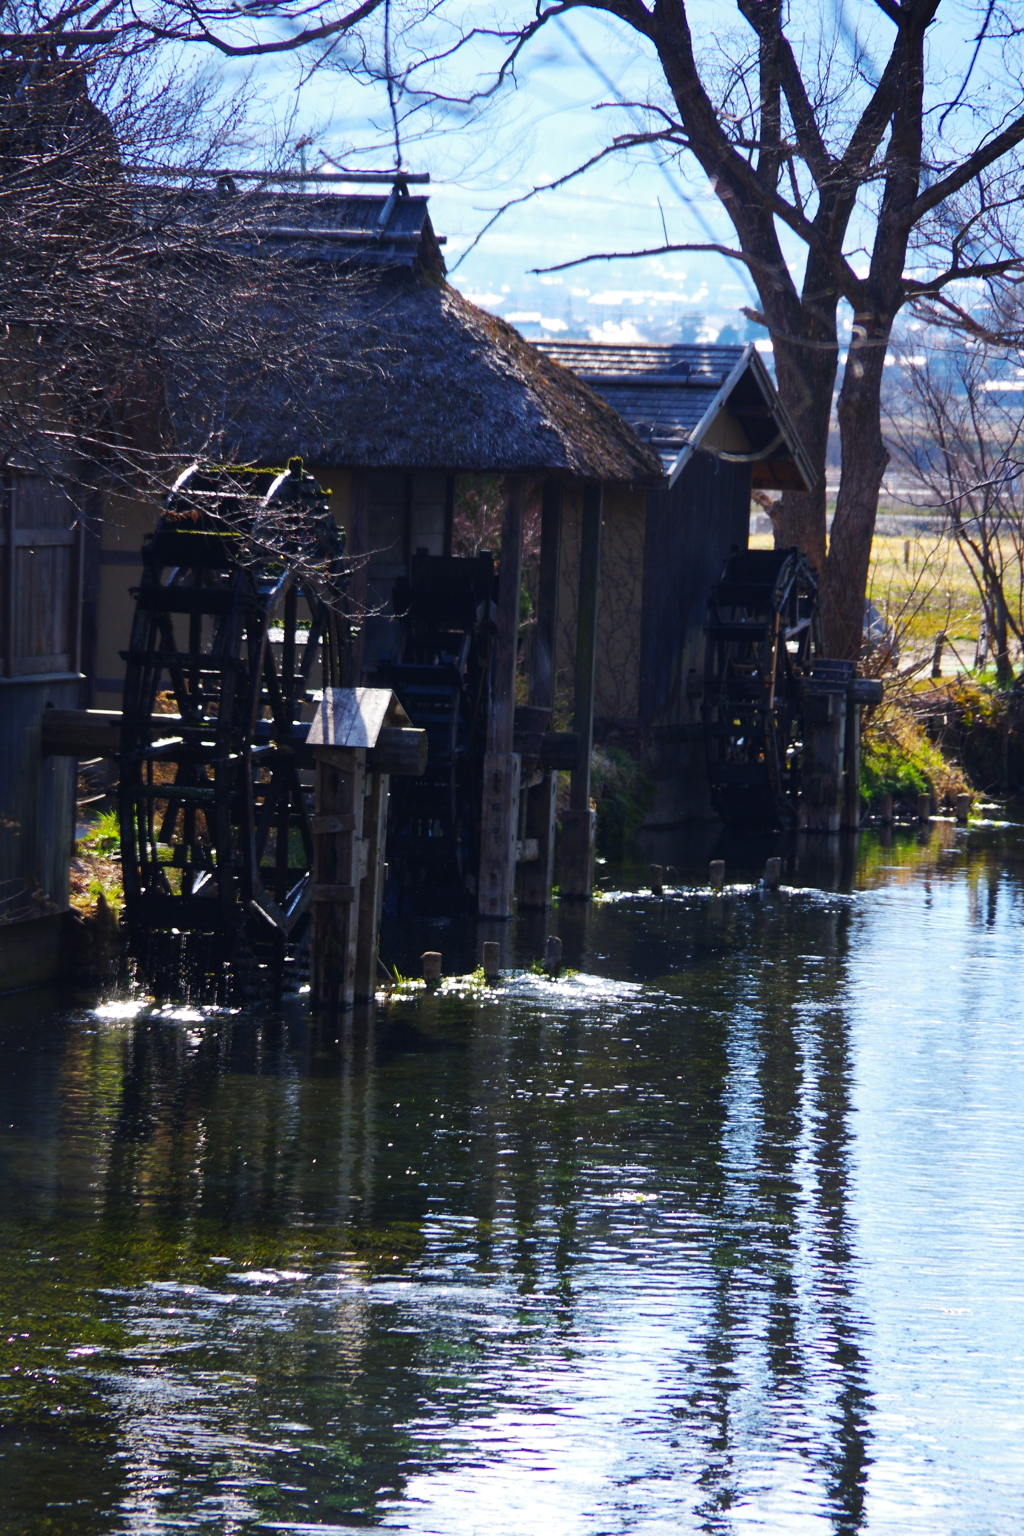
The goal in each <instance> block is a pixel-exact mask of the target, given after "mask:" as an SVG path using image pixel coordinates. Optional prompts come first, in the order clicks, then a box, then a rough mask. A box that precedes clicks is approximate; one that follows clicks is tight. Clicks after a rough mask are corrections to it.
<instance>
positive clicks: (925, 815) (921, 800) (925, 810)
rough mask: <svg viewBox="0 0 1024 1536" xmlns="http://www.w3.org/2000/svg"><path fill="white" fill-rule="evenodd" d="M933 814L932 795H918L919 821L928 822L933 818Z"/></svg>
mask: <svg viewBox="0 0 1024 1536" xmlns="http://www.w3.org/2000/svg"><path fill="white" fill-rule="evenodd" d="M931 814H932V797H931V795H918V797H917V819H918V821H927V820H928V819H929V817H930V816H931Z"/></svg>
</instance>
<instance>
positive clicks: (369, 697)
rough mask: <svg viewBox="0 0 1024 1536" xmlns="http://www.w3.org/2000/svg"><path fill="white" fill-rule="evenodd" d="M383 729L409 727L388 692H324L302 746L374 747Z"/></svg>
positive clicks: (332, 690)
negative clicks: (397, 726) (386, 726)
mask: <svg viewBox="0 0 1024 1536" xmlns="http://www.w3.org/2000/svg"><path fill="white" fill-rule="evenodd" d="M385 725H400V726H411V725H412V721H411V720H410V719H409V716H408V715H407V714H406V712H405V710H404V709H403V708H402V706H401V704H400V703H399V702H398V698H397V696H396V695H395V694H394V693H392V691H391V689H390V688H325V689H324V696H323V699H322V700H321V703H320V708H319V709H318V710H317V712H316V715H315V717H314V719H313V723H312V725H311V726H310V728H309V735H308V736H307V737H306V745H307V746H310V747H367V748H369V747H375V746H376V745H377V738H378V737H379V735H380V733H381V730H382V729H383V727H384V726H385Z"/></svg>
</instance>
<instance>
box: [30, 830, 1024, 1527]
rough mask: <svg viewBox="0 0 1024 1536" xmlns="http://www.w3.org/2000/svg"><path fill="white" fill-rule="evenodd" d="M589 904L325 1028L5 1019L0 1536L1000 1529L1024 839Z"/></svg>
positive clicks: (181, 1020)
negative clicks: (561, 953) (782, 884)
mask: <svg viewBox="0 0 1024 1536" xmlns="http://www.w3.org/2000/svg"><path fill="white" fill-rule="evenodd" d="M651 852H652V851H651V850H648V853H647V857H650V856H651ZM704 852H706V850H704V851H703V852H701V855H700V859H699V861H698V862H699V863H700V864H701V866H702V867H703V868H704V869H706V867H707V866H706V862H704ZM755 852H756V850H755ZM667 853H668V851H667V850H661V852H660V854H659V856H660V857H663V858H665V857H667ZM742 857H743V856H742V855H736V856H730V863H729V874H730V875H732V876H734V877H735V878H736V879H737V881H738V882H740V881H743V880H744V879H748V878H750V877H752V875H753V869H748V868H744V867H743V864H742ZM748 857H750V858H753V857H754V853H753V852H751V853H748ZM758 858H759V859H760V855H758ZM761 862H762V863H763V860H761ZM601 875H602V884H603V885H604V887H605V888H606V894H605V896H604V899H602V900H600V901H598V902H596V903H595V904H594V905H593V907H592V908H590V909H588V910H585V911H584V910H581V909H578V908H576V909H574V908H571V907H570V906H568V905H566V906H563V907H561V908H556V909H555V912H554V913H553V914H552V915H551V916H550V918H548V919H543V920H541V921H540V922H526V921H524V922H522V923H521V924H519V925H518V927H517V928H515V929H514V930H513V931H511V932H509V933H508V934H507V935H506V936H505V939H504V942H505V945H506V951H507V957H506V958H507V964H508V966H509V974H508V975H507V976H506V977H505V978H504V979H503V981H502V983H501V984H500V985H499V986H496V987H493V988H489V989H488V988H484V987H482V986H481V985H480V983H479V982H475V981H472V980H468V981H466V982H465V983H463V984H461V985H459V986H451V985H448V986H446V988H445V989H444V990H443V991H442V992H441V993H439V994H436V995H430V996H428V995H426V994H424V993H423V992H422V991H414V990H411V989H404V990H402V989H400V990H399V991H398V992H397V993H396V994H395V995H394V996H393V998H392V1000H391V1001H389V1002H382V1003H380V1004H378V1006H377V1007H376V1009H375V1010H373V1011H372V1013H367V1012H365V1011H364V1012H363V1013H362V1014H360V1015H358V1016H357V1017H356V1018H355V1019H354V1020H353V1021H352V1022H351V1024H350V1025H349V1026H348V1027H347V1028H345V1029H344V1030H341V1031H340V1032H339V1031H331V1030H323V1029H321V1030H318V1029H317V1028H315V1027H313V1026H312V1025H311V1023H310V1020H309V1018H308V1014H307V1010H306V1005H305V1001H304V999H303V998H301V997H299V998H296V999H293V1000H291V1001H289V1002H287V1003H286V1004H285V1006H283V1007H281V1006H278V1007H276V1008H275V1009H272V1010H268V1009H264V1010H262V1011H261V1010H255V1011H250V1012H245V1011H241V1012H230V1011H217V1010H216V1009H213V1008H199V1007H191V1006H164V1007H157V1006H156V1005H153V1004H147V1003H146V1002H145V1001H144V1000H143V999H141V998H140V997H138V996H135V997H133V996H129V995H124V994H120V995H116V996H111V997H106V998H102V999H97V998H95V997H82V998H76V997H68V996H66V995H64V996H60V997H58V996H54V995H48V994H42V993H26V994H22V995H19V996H16V997H7V998H4V999H3V1000H2V1001H0V1052H2V1055H0V1328H2V1331H0V1531H2V1532H4V1533H5V1536H6V1533H26V1536H28V1533H33V1536H34V1533H44V1532H46V1533H48V1532H55V1533H61V1536H76V1533H103V1536H106V1533H148V1532H161V1531H173V1530H181V1529H184V1530H189V1531H195V1530H202V1529H209V1530H211V1531H216V1532H225V1533H234V1532H260V1533H262V1532H274V1531H277V1532H296V1533H298V1532H308V1533H314V1536H325V1533H332V1532H354V1531H365V1530H366V1529H367V1528H368V1527H371V1528H375V1529H383V1530H386V1531H392V1530H395V1531H408V1532H413V1533H438V1536H441V1533H443V1536H478V1533H480V1536H537V1533H548V1532H550V1533H553V1536H577V1533H578V1536H584V1533H586V1536H591V1533H593V1536H618V1533H667V1532H686V1531H701V1532H713V1533H722V1536H727V1533H734V1532H735V1533H741V1532H746V1531H750V1530H764V1531H768V1532H786V1533H787V1536H789V1533H794V1536H800V1533H815V1536H816V1533H825V1532H828V1533H834V1532H839V1533H848V1532H859V1531H864V1532H870V1533H883V1532H884V1533H890V1532H892V1533H896V1532H899V1533H900V1536H911V1533H921V1536H946V1533H949V1536H953V1533H957V1536H995V1533H1004V1532H1005V1533H1011V1532H1012V1533H1014V1536H1017V1533H1019V1532H1020V1531H1021V1529H1022V1528H1024V1018H1022V1011H1024V1010H1022V989H1021V958H1022V953H1024V943H1022V921H1024V886H1022V878H1024V832H1022V831H1019V830H1017V829H1014V828H1013V827H998V826H991V827H988V828H985V827H981V828H977V829H972V830H971V831H970V833H967V832H965V831H962V830H958V829H956V828H955V827H954V826H953V825H952V824H950V823H933V824H932V826H931V828H930V830H929V832H928V833H926V834H922V835H918V834H916V833H912V832H906V833H896V834H895V835H894V836H893V837H892V838H891V840H890V843H889V846H884V845H883V843H882V842H881V841H880V839H879V837H878V836H877V835H863V836H862V837H861V840H860V846H859V848H858V849H857V850H856V853H855V855H854V854H853V853H852V852H850V851H849V850H847V852H846V853H845V854H843V855H841V856H840V855H838V854H837V855H835V856H833V855H832V854H831V853H830V852H829V851H828V850H827V849H824V848H817V849H815V848H814V847H813V846H811V847H809V848H805V849H803V850H798V851H797V853H796V854H795V855H792V856H791V857H790V858H789V860H788V863H787V865H786V872H785V879H786V885H787V888H786V889H785V890H783V891H782V892H781V893H780V894H779V895H765V894H762V893H759V892H758V891H757V890H756V889H754V888H753V886H752V885H750V884H742V883H738V884H737V885H735V886H732V887H730V888H729V889H727V891H726V893H725V894H724V895H723V896H714V895H712V894H711V893H709V892H707V891H706V890H701V889H699V887H698V873H697V870H696V869H688V868H687V866H686V864H685V863H684V862H683V860H682V857H681V856H680V858H679V867H678V869H677V870H676V871H675V872H674V873H673V874H672V875H671V876H670V880H671V881H674V882H675V884H674V885H670V888H669V890H668V891H667V893H666V895H665V897H664V898H663V899H661V900H657V899H655V898H654V897H653V896H651V895H650V894H649V893H644V892H643V891H642V890H641V889H640V871H639V870H633V871H631V870H629V869H615V870H613V869H611V868H609V867H608V866H605V867H604V868H603V869H602V871H601ZM549 928H550V929H553V930H554V931H556V932H560V933H561V935H562V938H563V941H564V944H565V955H566V961H567V964H568V965H569V966H570V967H571V969H572V970H573V971H574V972H576V974H570V975H567V976H566V977H565V978H563V979H562V980H560V981H558V982H550V981H548V980H546V979H545V978H544V977H542V976H540V975H537V974H535V973H533V972H531V971H530V969H529V963H530V961H531V959H533V957H534V956H536V955H538V954H539V953H541V952H542V947H543V940H544V935H545V932H546V931H547V930H548V929H549ZM479 938H480V935H479V933H477V932H475V931H473V929H472V927H471V926H469V925H460V924H457V923H447V924H446V923H445V922H444V921H443V920H441V919H437V920H436V921H434V922H432V923H431V922H423V923H422V924H420V925H418V926H417V927H415V928H411V929H410V928H408V927H407V928H406V929H405V930H403V932H402V933H401V934H400V935H399V934H391V935H386V936H385V945H386V946H390V951H389V952H390V953H391V955H392V957H393V958H394V959H395V960H396V961H397V963H398V969H399V970H400V971H403V970H404V971H408V972H412V971H413V970H414V969H415V962H414V958H413V957H414V956H415V955H416V954H418V953H419V951H420V950H422V949H425V948H436V949H440V950H441V951H442V953H443V954H444V955H445V968H446V970H449V971H453V970H461V971H462V972H468V971H470V970H471V969H472V967H473V965H474V963H475V955H476V946H477V944H478V942H479ZM399 941H400V942H399ZM403 946H404V947H403Z"/></svg>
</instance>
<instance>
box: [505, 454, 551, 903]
mask: <svg viewBox="0 0 1024 1536" xmlns="http://www.w3.org/2000/svg"><path fill="white" fill-rule="evenodd" d="M561 555H562V486H561V484H560V483H559V481H557V480H547V481H545V483H544V497H543V501H542V503H541V515H540V579H539V582H538V590H537V622H536V624H535V626H534V631H533V654H532V659H531V667H530V703H531V705H532V706H533V707H534V708H536V709H548V710H550V709H552V708H553V707H554V703H555V652H556V644H557V639H558V584H559V574H560V567H561ZM524 793H525V795H526V807H525V812H526V814H525V817H524V823H523V837H524V838H525V839H526V840H527V841H529V840H530V839H533V838H536V840H537V857H536V858H535V859H530V860H529V861H528V862H526V863H523V864H520V866H519V873H518V881H517V892H516V894H517V898H518V901H519V905H520V906H521V907H542V908H543V907H550V905H551V887H552V885H553V883H554V878H555V811H556V800H557V796H558V775H557V774H556V773H555V772H554V770H552V769H548V770H547V771H543V770H542V771H540V772H539V773H538V775H537V782H535V783H533V784H531V785H530V786H529V788H528V789H526V790H525V791H524Z"/></svg>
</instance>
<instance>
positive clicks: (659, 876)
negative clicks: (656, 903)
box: [651, 864, 665, 896]
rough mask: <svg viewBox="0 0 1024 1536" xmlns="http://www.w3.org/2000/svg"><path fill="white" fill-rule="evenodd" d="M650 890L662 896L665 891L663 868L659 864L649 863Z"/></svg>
mask: <svg viewBox="0 0 1024 1536" xmlns="http://www.w3.org/2000/svg"><path fill="white" fill-rule="evenodd" d="M651 890H652V891H653V892H654V894H655V896H662V895H664V892H665V870H664V867H663V865H661V864H652V865H651Z"/></svg>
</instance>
